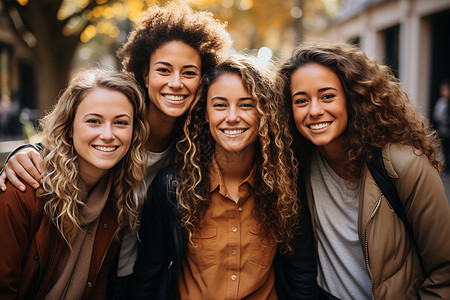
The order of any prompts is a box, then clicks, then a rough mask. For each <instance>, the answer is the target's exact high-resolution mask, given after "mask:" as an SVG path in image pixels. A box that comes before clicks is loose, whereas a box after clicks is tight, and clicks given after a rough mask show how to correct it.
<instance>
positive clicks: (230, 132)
mask: <svg viewBox="0 0 450 300" xmlns="http://www.w3.org/2000/svg"><path fill="white" fill-rule="evenodd" d="M221 131H222V132H223V133H225V134H226V135H230V136H237V135H240V134H242V133H244V132H245V131H247V129H221Z"/></svg>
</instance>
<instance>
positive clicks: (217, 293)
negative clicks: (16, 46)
mask: <svg viewBox="0 0 450 300" xmlns="http://www.w3.org/2000/svg"><path fill="white" fill-rule="evenodd" d="M230 45H231V42H230V37H229V35H228V33H227V32H226V30H225V27H224V25H223V24H221V23H220V22H218V21H217V20H215V19H213V17H212V15H211V14H209V13H206V12H199V11H194V10H192V9H191V8H189V7H188V6H187V5H186V4H175V3H169V4H167V5H166V6H164V7H159V6H151V7H149V9H148V10H147V11H146V12H145V13H144V14H143V15H142V17H141V19H140V21H139V23H138V24H137V27H136V29H135V30H134V31H133V33H132V34H131V36H130V38H129V40H128V42H127V43H126V44H125V45H124V46H123V47H122V48H121V49H120V50H119V52H118V56H119V57H121V58H123V65H124V69H125V71H126V73H128V75H126V74H124V73H115V72H108V71H99V70H91V69H89V70H86V71H83V72H81V73H79V74H78V75H77V76H75V77H74V78H73V79H72V81H71V83H70V84H69V86H68V88H67V89H66V91H65V92H64V93H63V94H62V96H61V97H60V99H59V100H58V103H57V105H56V106H55V108H54V109H53V111H52V112H51V113H50V114H49V115H48V116H46V117H45V118H44V122H43V131H42V134H41V136H42V148H39V149H35V148H36V147H32V145H30V146H29V147H23V148H22V149H21V150H20V151H18V152H17V153H15V155H13V156H11V158H10V159H9V160H8V163H7V164H6V165H5V167H4V170H3V173H2V175H1V177H0V187H1V188H2V190H3V192H2V193H0V223H1V224H2V225H3V226H2V227H1V229H0V240H2V241H3V244H4V245H6V247H5V248H3V249H4V250H2V255H1V258H0V295H1V298H2V299H16V298H17V299H90V298H92V299H94V298H95V299H101V298H105V297H106V298H109V299H125V298H128V299H130V298H131V299H319V298H323V299H371V298H373V299H432V298H437V299H439V298H440V299H446V298H450V241H449V239H448V236H449V234H450V208H449V205H448V203H447V200H446V198H445V193H444V187H443V185H442V182H441V180H440V177H439V171H440V170H441V168H442V163H441V160H440V159H439V152H438V150H439V148H438V146H439V142H438V140H437V138H436V134H435V133H434V131H432V130H431V128H430V127H428V125H427V122H426V121H425V120H424V119H423V118H421V117H420V116H419V115H418V114H417V112H416V110H415V108H414V106H413V104H412V103H411V101H410V100H409V98H408V96H407V95H406V94H405V93H404V92H403V91H402V89H401V87H400V85H399V83H398V81H397V80H395V78H394V77H393V76H392V73H391V72H390V71H389V69H388V68H387V67H386V66H382V65H380V64H378V63H376V62H375V61H374V60H372V59H369V58H367V57H366V55H365V54H364V53H363V52H362V51H361V50H359V49H358V48H357V47H355V46H351V45H347V44H324V43H315V44H310V45H303V46H300V47H299V48H297V49H296V51H295V52H294V53H293V55H292V57H291V58H290V59H288V60H287V61H286V62H285V63H284V64H282V65H281V66H279V67H278V68H275V66H273V65H270V64H267V65H263V64H261V63H259V62H258V61H257V60H256V59H255V58H252V57H250V56H244V55H241V56H239V55H235V56H233V57H225V55H226V54H227V53H228V49H229V47H230ZM139 88H141V89H142V91H144V93H143V95H142V96H141V94H140V90H139ZM144 102H145V103H144ZM147 123H148V124H149V125H150V133H149V131H148V127H147ZM380 151H381V152H380ZM379 152H380V153H381V154H382V164H383V165H384V167H385V170H386V172H387V174H388V176H389V178H390V179H391V180H392V182H393V184H394V186H395V190H396V191H397V193H398V196H399V198H400V202H401V205H402V206H403V208H404V210H405V212H406V217H407V222H408V223H407V224H409V225H410V226H411V227H412V231H409V230H407V227H406V225H405V224H404V220H402V219H401V218H399V216H398V215H397V214H396V212H395V211H394V210H393V209H392V207H391V205H392V204H391V203H390V201H389V199H388V198H387V195H386V196H385V195H384V194H383V193H382V192H381V190H380V189H382V187H381V186H378V185H379V183H378V182H375V181H374V178H373V176H372V175H371V173H370V171H369V170H368V166H369V165H371V164H372V163H373V162H374V161H376V158H377V153H379ZM145 174H146V175H145ZM18 177H20V178H21V179H22V180H24V181H25V182H27V183H26V184H24V183H22V180H19V179H18ZM6 179H8V181H7V183H6V184H5V182H6ZM142 182H145V184H143V183H142ZM144 199H145V200H144Z"/></svg>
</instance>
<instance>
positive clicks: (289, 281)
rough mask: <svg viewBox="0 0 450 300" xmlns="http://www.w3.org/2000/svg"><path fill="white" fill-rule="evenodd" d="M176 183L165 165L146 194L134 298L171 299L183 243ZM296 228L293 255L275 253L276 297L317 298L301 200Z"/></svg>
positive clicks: (309, 236) (308, 228)
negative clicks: (298, 232)
mask: <svg viewBox="0 0 450 300" xmlns="http://www.w3.org/2000/svg"><path fill="white" fill-rule="evenodd" d="M177 186H178V179H177V177H176V175H175V173H174V169H173V168H171V167H169V168H166V169H164V170H162V171H161V172H160V173H158V175H157V176H156V177H155V179H154V180H153V182H152V184H151V185H150V187H149V190H148V192H147V199H146V200H145V204H144V208H143V210H142V215H141V224H140V230H139V239H140V242H141V243H140V247H139V251H138V258H137V261H136V264H135V267H134V273H135V279H136V290H135V298H136V299H164V300H166V299H175V298H176V295H177V290H178V277H179V274H180V270H181V265H182V262H183V257H184V249H185V246H186V242H187V239H186V236H187V235H186V232H185V230H184V229H183V228H182V226H181V225H180V215H179V214H178V213H177V210H176V207H177V205H176V201H177V200H176V187H177ZM302 190H303V189H302ZM302 194H304V193H302ZM301 198H302V199H305V197H301ZM300 231H301V233H300V234H298V235H297V236H296V239H295V253H294V254H293V255H283V254H280V253H278V252H277V254H276V255H275V260H274V265H275V284H276V290H277V295H278V298H279V299H289V300H291V299H317V298H318V288H317V282H316V275H317V266H316V254H315V249H314V240H313V233H312V228H311V221H310V217H309V214H308V208H307V207H306V201H305V204H302V222H301V230H300Z"/></svg>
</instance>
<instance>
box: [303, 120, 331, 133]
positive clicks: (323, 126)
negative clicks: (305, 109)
mask: <svg viewBox="0 0 450 300" xmlns="http://www.w3.org/2000/svg"><path fill="white" fill-rule="evenodd" d="M331 124H333V121H323V122H315V123H310V124H307V125H306V127H308V129H309V130H311V131H313V132H323V131H326V130H327V129H328V128H329V127H330V126H331Z"/></svg>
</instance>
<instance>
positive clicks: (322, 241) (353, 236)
mask: <svg viewBox="0 0 450 300" xmlns="http://www.w3.org/2000/svg"><path fill="white" fill-rule="evenodd" d="M311 185H312V190H313V195H314V222H315V226H316V232H317V236H318V256H319V263H318V276H317V281H318V283H319V286H320V287H321V288H323V289H324V290H326V291H328V292H329V293H331V294H332V295H334V296H336V297H338V298H340V299H371V282H370V278H369V275H368V272H367V269H366V266H365V261H364V255H363V251H362V248H361V244H360V241H359V238H358V206H359V194H360V189H361V188H360V184H354V185H351V184H349V183H346V182H345V180H344V179H342V178H341V177H339V175H337V174H336V173H335V172H334V170H333V169H332V168H331V166H330V165H329V164H328V163H327V162H326V160H325V159H324V158H323V157H322V155H320V153H319V152H317V151H316V152H315V153H314V155H313V156H312V162H311Z"/></svg>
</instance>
